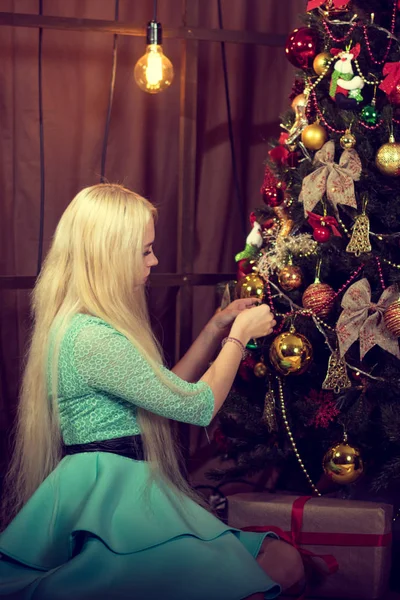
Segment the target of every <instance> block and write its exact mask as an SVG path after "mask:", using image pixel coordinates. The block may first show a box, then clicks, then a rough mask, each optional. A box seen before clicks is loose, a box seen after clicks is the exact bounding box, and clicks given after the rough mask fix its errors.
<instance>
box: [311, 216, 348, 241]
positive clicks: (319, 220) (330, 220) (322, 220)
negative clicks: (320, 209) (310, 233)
mask: <svg viewBox="0 0 400 600" xmlns="http://www.w3.org/2000/svg"><path fill="white" fill-rule="evenodd" d="M307 214H308V222H309V223H310V225H311V227H312V228H313V229H315V228H316V227H329V228H330V230H331V231H332V233H333V235H335V236H336V237H342V234H341V233H340V231H339V229H338V227H339V223H338V222H337V221H336V219H335V217H327V216H325V217H324V216H323V215H317V214H315V213H313V212H309V211H307Z"/></svg>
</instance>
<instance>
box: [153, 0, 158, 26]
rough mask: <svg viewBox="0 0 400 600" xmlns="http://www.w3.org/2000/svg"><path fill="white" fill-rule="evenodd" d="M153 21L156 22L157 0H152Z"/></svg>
mask: <svg viewBox="0 0 400 600" xmlns="http://www.w3.org/2000/svg"><path fill="white" fill-rule="evenodd" d="M153 21H155V22H156V23H157V0H153Z"/></svg>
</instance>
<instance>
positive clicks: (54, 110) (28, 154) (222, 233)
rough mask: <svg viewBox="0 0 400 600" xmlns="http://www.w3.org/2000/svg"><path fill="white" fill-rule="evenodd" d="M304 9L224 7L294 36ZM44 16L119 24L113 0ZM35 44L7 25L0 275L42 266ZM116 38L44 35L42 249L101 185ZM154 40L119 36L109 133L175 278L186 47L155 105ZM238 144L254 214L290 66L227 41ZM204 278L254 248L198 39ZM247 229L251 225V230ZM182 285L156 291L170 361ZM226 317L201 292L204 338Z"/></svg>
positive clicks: (176, 50) (0, 68)
mask: <svg viewBox="0 0 400 600" xmlns="http://www.w3.org/2000/svg"><path fill="white" fill-rule="evenodd" d="M152 5H153V3H152V2H151V0H120V9H119V13H120V17H119V18H120V20H121V21H129V22H132V23H133V24H135V25H136V26H138V27H143V26H144V25H145V24H146V23H147V21H148V20H150V19H151V17H152ZM158 5H159V8H158V13H159V14H158V16H159V20H160V21H161V22H162V23H163V25H164V27H179V26H180V25H181V24H182V18H183V8H182V2H181V0H160V1H159V2H158ZM199 5H200V15H199V27H204V28H218V12H217V0H202V1H201V2H199ZM305 5H306V1H305V0H282V1H281V2H276V1H275V0H222V10H223V18H224V27H225V28H227V29H236V30H249V31H262V32H271V33H280V34H284V35H285V34H287V33H288V32H289V31H291V29H293V27H294V26H295V25H296V24H297V23H298V15H299V14H300V13H301V12H303V11H304V9H305ZM43 6H44V10H43V12H44V14H45V15H53V16H65V17H68V16H69V17H81V18H92V19H113V18H114V7H115V4H114V1H113V0H47V1H46V0H44V3H43ZM38 10H39V2H38V0H14V1H13V0H0V11H14V12H19V13H34V14H37V13H38ZM38 37H39V31H38V30H36V29H29V28H12V27H0V56H1V60H0V131H1V135H0V276H23V275H35V274H36V269H37V254H38V237H39V207H40V160H39V158H40V157H39V112H38ZM112 47H113V36H112V34H104V33H81V32H69V31H56V30H49V29H47V30H44V31H43V62H42V65H43V109H44V140H45V149H44V153H45V185H46V190H45V219H44V249H45V250H46V249H47V248H48V246H49V243H50V240H51V237H52V235H53V232H54V229H55V226H56V224H57V221H58V219H59V217H60V215H61V214H62V212H63V210H64V209H65V207H66V206H67V204H68V203H69V202H70V200H71V199H72V198H73V196H74V195H75V194H76V193H77V192H78V191H79V190H80V189H81V188H82V187H84V186H87V185H92V184H94V183H96V182H98V181H99V177H100V161H101V151H102V142H103V134H104V125H105V119H106V113H107V105H108V95H109V86H110V76H111V65H112ZM144 50H145V41H144V39H139V38H134V37H128V36H125V37H124V36H121V37H120V38H119V41H118V66H117V75H116V84H115V96H114V104H113V109H112V117H111V124H110V135H109V145H108V157H107V167H106V177H107V179H108V180H109V181H112V182H120V183H123V184H125V185H127V186H128V187H130V188H132V189H134V190H135V191H137V192H139V193H140V194H143V195H144V196H146V197H147V198H149V199H150V200H152V201H153V202H154V203H156V204H157V206H158V207H159V210H160V218H159V222H158V226H157V240H156V245H155V248H156V253H157V254H158V256H159V259H160V263H159V266H158V267H157V271H158V272H176V233H177V227H176V219H177V185H178V126H179V80H180V50H181V42H180V41H179V40H171V39H165V41H164V50H165V53H166V54H167V56H168V57H169V58H170V59H171V60H172V62H173V65H174V68H175V81H174V84H173V85H172V86H171V88H170V89H168V90H167V91H166V92H164V93H162V94H160V95H155V96H151V95H148V94H145V93H143V92H141V91H140V90H139V89H138V88H137V86H136V84H135V83H134V80H133V67H134V65H135V62H136V60H137V59H138V58H139V57H140V56H141V55H142V54H143V53H144ZM226 52H227V65H228V76H229V85H230V97H231V106H232V118H233V128H234V140H235V149H236V155H237V163H238V175H239V180H240V186H241V192H242V197H243V201H244V203H245V205H246V207H247V208H246V212H247V213H248V212H249V211H250V210H251V209H252V208H253V207H254V206H255V205H257V204H259V203H260V201H261V199H260V195H259V188H260V184H261V181H262V176H263V161H264V159H265V156H266V153H267V151H268V144H267V140H268V138H269V137H271V136H277V135H279V114H280V113H281V112H282V111H283V110H286V108H287V106H288V99H287V97H288V93H289V90H290V85H291V82H292V79H293V68H292V67H291V66H290V64H289V63H288V62H287V60H286V58H285V55H284V52H283V49H282V48H269V47H265V46H253V45H236V44H227V45H226ZM198 70H199V84H198V117H197V125H198V141H197V146H198V147H197V184H196V234H195V235H196V239H195V248H196V253H195V272H197V273H218V272H234V270H235V264H234V259H233V257H234V255H235V253H236V252H237V251H238V250H240V249H241V248H242V247H243V244H244V235H243V229H242V223H241V216H240V209H239V205H238V201H237V198H236V195H235V188H234V180H233V172H232V165H231V157H230V146H229V135H228V125H227V111H226V103H225V93H224V80H223V71H222V62H221V47H220V44H218V43H209V42H200V44H199V64H198ZM248 228H249V226H248V224H246V229H247V230H248ZM175 299H176V290H175V289H162V288H154V289H153V290H151V291H150V308H151V313H152V316H153V318H154V322H155V324H156V329H157V332H158V334H159V335H160V336H161V339H162V342H163V345H164V348H165V351H166V355H167V358H168V360H169V361H170V362H171V361H172V357H173V347H174V327H175ZM214 309H215V290H214V289H212V288H196V289H195V298H194V321H193V334H194V335H195V334H196V333H197V332H198V331H199V330H200V329H201V327H202V326H203V325H204V323H205V322H206V321H207V319H208V318H209V317H210V315H211V314H212V312H213V310H214ZM29 325H30V321H29V292H26V291H5V290H3V291H0V438H1V440H2V443H3V451H4V448H5V443H6V441H7V438H8V435H9V431H10V427H11V423H12V419H13V415H14V412H15V406H16V398H17V393H18V383H19V375H20V368H21V359H22V358H23V355H24V351H25V347H26V339H27V332H28V330H29Z"/></svg>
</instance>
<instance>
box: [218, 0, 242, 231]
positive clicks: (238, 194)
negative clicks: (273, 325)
mask: <svg viewBox="0 0 400 600" xmlns="http://www.w3.org/2000/svg"><path fill="white" fill-rule="evenodd" d="M218 22H219V28H220V29H223V28H224V26H223V21H222V8H221V0H218ZM221 57H222V69H223V72H224V84H225V98H226V110H227V113H228V129H229V142H230V147H231V160H232V171H233V179H234V182H235V191H236V199H237V203H238V206H239V214H240V217H241V219H240V222H241V226H242V231H243V234H244V235H245V234H246V221H247V215H246V207H245V205H244V202H243V196H242V192H241V190H240V184H239V177H238V172H237V163H236V153H235V144H234V140H233V127H232V112H231V100H230V96H229V82H228V69H227V65H226V52H225V42H221Z"/></svg>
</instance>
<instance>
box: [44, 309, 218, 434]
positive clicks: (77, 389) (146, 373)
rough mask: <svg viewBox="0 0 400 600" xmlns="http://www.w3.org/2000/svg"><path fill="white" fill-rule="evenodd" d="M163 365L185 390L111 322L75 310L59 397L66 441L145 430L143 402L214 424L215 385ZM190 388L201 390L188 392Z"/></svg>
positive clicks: (63, 348) (186, 419) (64, 346)
mask: <svg viewBox="0 0 400 600" xmlns="http://www.w3.org/2000/svg"><path fill="white" fill-rule="evenodd" d="M162 368H163V369H165V374H166V376H167V378H168V379H169V380H171V381H173V382H174V384H175V385H176V386H178V388H179V389H180V390H182V393H180V392H174V391H172V390H170V389H169V388H168V387H167V386H166V385H165V384H164V383H163V382H162V381H160V379H159V378H158V377H157V376H156V374H155V373H154V371H153V369H152V368H151V366H150V365H149V363H148V362H147V361H146V360H145V359H144V358H143V357H142V355H141V354H140V353H139V352H138V350H137V349H136V348H135V347H134V346H133V345H132V344H131V343H130V342H129V340H128V339H127V338H126V337H125V336H123V335H121V334H120V333H119V332H118V331H116V330H115V329H114V328H113V327H111V326H110V325H109V324H108V323H106V322H105V321H102V320H101V319H98V318H96V317H92V316H90V315H84V314H78V315H75V316H74V317H73V319H72V321H71V323H70V325H69V327H68V329H67V330H66V332H65V335H64V336H63V339H62V341H61V345H60V357H59V371H58V376H59V381H58V402H59V416H60V425H61V432H62V437H63V440H64V443H65V444H66V445H71V444H85V443H89V442H94V441H101V440H108V439H112V438H117V437H124V436H128V435H137V434H140V429H139V426H138V423H137V420H136V411H137V407H138V406H140V407H143V408H145V409H146V410H148V411H151V412H153V413H156V414H158V415H162V416H163V417H166V418H168V419H174V420H176V421H182V422H183V423H191V424H193V425H202V426H206V425H208V424H209V423H210V421H211V418H212V413H213V410H214V396H213V393H212V390H211V388H210V387H209V386H208V385H207V384H206V383H205V382H202V381H201V382H198V383H188V382H186V381H183V380H182V379H180V378H179V377H178V376H177V375H175V374H174V373H172V372H171V371H169V370H168V369H166V368H165V367H162ZM49 381H50V373H49ZM50 389H51V388H50ZM187 391H197V392H198V393H197V394H195V395H193V396H185V395H184V392H187Z"/></svg>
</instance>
